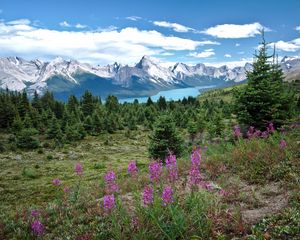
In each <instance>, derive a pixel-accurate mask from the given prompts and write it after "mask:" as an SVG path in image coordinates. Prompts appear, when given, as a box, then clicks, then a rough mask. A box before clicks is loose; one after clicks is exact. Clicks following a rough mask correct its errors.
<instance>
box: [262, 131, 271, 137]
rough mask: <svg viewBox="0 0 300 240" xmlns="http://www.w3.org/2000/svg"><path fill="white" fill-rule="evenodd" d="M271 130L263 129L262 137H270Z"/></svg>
mask: <svg viewBox="0 0 300 240" xmlns="http://www.w3.org/2000/svg"><path fill="white" fill-rule="evenodd" d="M269 133H270V132H269V131H263V132H262V133H261V137H262V138H268V137H269Z"/></svg>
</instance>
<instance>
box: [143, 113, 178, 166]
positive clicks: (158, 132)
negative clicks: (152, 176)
mask: <svg viewBox="0 0 300 240" xmlns="http://www.w3.org/2000/svg"><path fill="white" fill-rule="evenodd" d="M148 150H149V155H150V157H152V158H159V159H161V160H162V161H164V160H165V157H166V156H167V155H168V153H169V151H171V152H173V153H174V154H176V155H177V156H178V157H179V156H181V154H182V152H183V139H182V137H181V136H180V134H179V133H178V131H177V129H176V127H175V124H174V122H173V121H172V118H171V117H169V116H167V115H163V116H161V117H159V119H158V120H157V121H156V122H155V124H154V130H153V132H152V134H151V135H150V144H149V148H148Z"/></svg>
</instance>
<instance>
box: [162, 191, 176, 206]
mask: <svg viewBox="0 0 300 240" xmlns="http://www.w3.org/2000/svg"><path fill="white" fill-rule="evenodd" d="M161 198H162V201H163V205H164V206H167V205H169V204H170V203H172V202H173V190H172V188H171V187H170V186H167V187H165V188H164V190H163V193H162V197H161Z"/></svg>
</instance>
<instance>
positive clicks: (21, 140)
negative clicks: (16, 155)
mask: <svg viewBox="0 0 300 240" xmlns="http://www.w3.org/2000/svg"><path fill="white" fill-rule="evenodd" d="M37 133H38V131H37V130H36V129H34V128H28V129H22V130H21V131H20V132H19V133H18V134H17V135H16V145H17V147H19V148H24V149H35V148H38V147H39V146H40V142H39V140H38V139H37V138H36V137H35V136H36V135H37Z"/></svg>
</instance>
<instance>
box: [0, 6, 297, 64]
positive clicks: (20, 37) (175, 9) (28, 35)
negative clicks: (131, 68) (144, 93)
mask: <svg viewBox="0 0 300 240" xmlns="http://www.w3.org/2000/svg"><path fill="white" fill-rule="evenodd" d="M299 9H300V1H299V0H285V1H280V0H276V1H274V0H272V1H271V0H259V1H257V0H252V1H242V0H240V1H236V0H227V1H221V0H210V1H204V0H203V1H200V0H198V1H197V0H185V1H184V0H176V1H175V0H173V1H170V0H164V1H162V0H161V1H158V0H151V1H150V0H144V1H141V0H139V1H136V0H130V1H125V0H123V1H121V0H114V1H102V0H85V1H78V0H75V1H74V0H72V1H71V0H70V1H66V0H52V1H45V0H44V1H41V0H39V1H37V0H27V1H24V0H1V2H0V19H1V20H0V55H1V56H15V55H16V56H21V57H24V58H26V59H35V58H41V59H43V60H51V59H53V58H54V57H56V56H61V57H63V58H66V59H78V60H80V61H83V62H89V63H93V64H100V65H103V64H108V63H112V62H115V61H117V62H121V63H123V64H133V63H135V62H137V61H139V59H140V58H141V57H142V56H143V55H150V56H152V57H155V58H157V59H159V60H160V61H162V62H166V64H171V63H174V62H185V63H189V64H194V63H198V62H203V63H209V64H211V65H222V64H224V63H228V64H230V65H242V64H244V63H245V62H246V61H251V58H252V56H253V53H254V51H255V49H256V48H257V46H258V43H259V41H260V35H259V30H260V29H261V28H265V30H266V34H265V35H266V38H267V40H268V41H269V42H272V43H276V47H277V49H278V54H279V56H285V55H288V56H300V15H299Z"/></svg>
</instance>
